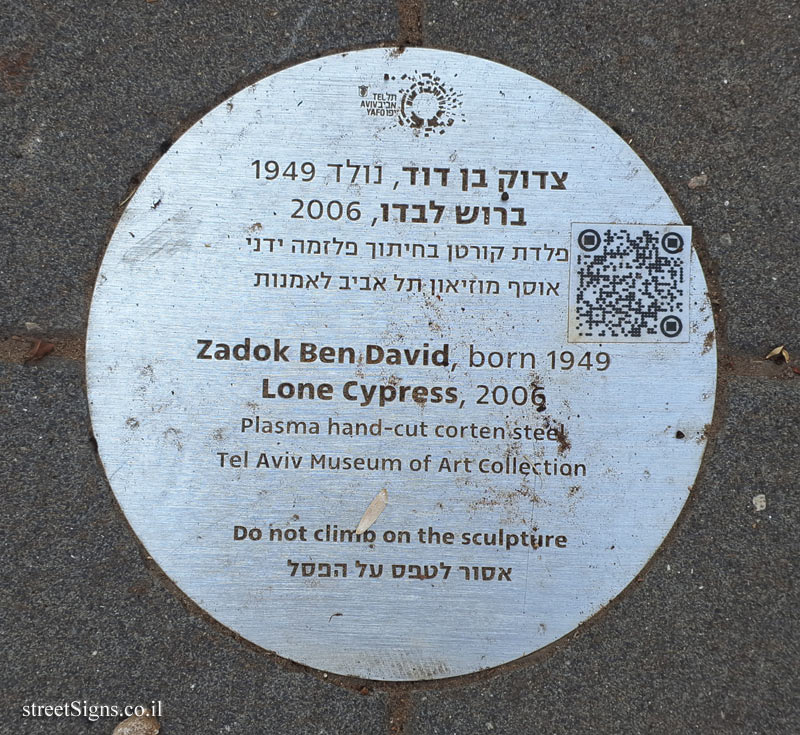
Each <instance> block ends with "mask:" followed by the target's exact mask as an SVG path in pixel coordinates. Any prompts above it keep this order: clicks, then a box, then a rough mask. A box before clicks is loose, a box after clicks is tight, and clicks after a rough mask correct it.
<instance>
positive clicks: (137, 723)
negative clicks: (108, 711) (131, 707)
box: [111, 710, 161, 735]
mask: <svg viewBox="0 0 800 735" xmlns="http://www.w3.org/2000/svg"><path fill="white" fill-rule="evenodd" d="M160 730H161V725H160V724H159V722H158V720H157V719H156V718H155V717H153V716H152V715H151V714H150V711H149V710H148V711H147V713H146V714H144V715H133V716H132V717H129V718H128V719H127V720H123V721H122V722H120V723H119V724H118V725H117V726H116V727H115V728H114V731H113V732H112V733H111V735H158V733H159V732H160Z"/></svg>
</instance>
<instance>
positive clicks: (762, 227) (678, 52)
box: [424, 0, 800, 352]
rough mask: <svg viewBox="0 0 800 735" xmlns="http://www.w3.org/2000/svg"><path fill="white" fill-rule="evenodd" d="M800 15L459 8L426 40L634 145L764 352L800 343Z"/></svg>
mask: <svg viewBox="0 0 800 735" xmlns="http://www.w3.org/2000/svg"><path fill="white" fill-rule="evenodd" d="M798 15H799V14H798V11H797V4H796V3H794V2H791V1H790V0H787V1H786V2H769V3H740V2H734V3H730V2H719V1H716V2H705V3H694V2H673V3H642V2H636V1H635V0H625V1H624V2H613V3H611V2H574V3H566V2H558V1H557V0H556V1H554V0H545V1H544V2H537V3H530V2H497V3H489V2H463V1H461V0H458V1H456V2H453V1H450V0H448V1H447V2H431V3H428V5H427V9H426V16H425V26H424V39H425V43H426V44H427V45H431V46H437V47H442V48H449V49H452V50H456V51H463V52H466V53H471V54H476V55H478V56H483V57H485V58H489V59H493V60H495V61H499V62H501V63H504V64H508V65H510V66H513V67H515V68H517V69H521V70H522V71H525V72H527V73H528V74H531V75H533V76H535V77H538V78H539V79H542V80H543V81H545V82H547V83H548V84H552V85H553V86H554V87H556V88H557V89H560V90H561V91H562V92H565V93H566V94H569V95H571V96H572V97H574V98H575V99H576V100H578V101H579V102H581V103H582V104H583V105H585V106H586V107H588V108H589V109H590V110H591V111H592V112H594V113H595V114H597V115H599V116H600V117H601V118H602V119H603V120H604V121H605V122H607V123H608V124H609V125H611V126H612V127H614V129H615V130H616V131H617V132H618V133H619V134H620V135H621V136H622V137H624V138H625V140H627V141H630V145H631V146H632V147H633V149H634V150H635V151H636V152H637V153H638V154H639V155H640V156H641V157H642V158H643V159H644V160H645V161H646V162H647V164H648V165H649V166H650V168H651V169H652V170H653V172H654V173H655V174H656V176H657V177H658V178H659V180H660V181H661V183H662V184H663V185H664V187H665V188H666V189H667V191H668V192H669V193H670V194H671V196H672V197H673V200H674V201H675V203H676V205H677V207H678V209H679V210H680V211H681V212H682V214H683V215H684V219H685V220H686V221H687V222H688V223H689V224H692V225H694V226H695V236H696V238H699V239H700V240H701V242H702V243H703V244H704V246H705V248H704V249H705V252H706V253H707V254H708V255H709V256H710V257H709V258H708V259H707V260H706V265H707V266H710V267H711V270H712V271H713V272H718V274H719V283H720V286H721V288H720V297H721V300H722V302H723V305H724V307H725V313H726V315H727V336H728V340H729V342H730V345H731V347H732V348H733V349H734V350H737V351H742V352H749V351H756V352H760V351H762V350H763V349H764V348H765V347H767V348H768V347H771V346H774V345H775V344H780V343H781V342H782V341H791V342H794V343H798V342H800V321H799V320H798V319H797V318H796V308H795V305H794V298H792V297H791V296H789V295H790V294H796V293H798V292H799V291H800V234H798V228H797V210H796V202H795V196H794V195H793V193H792V192H796V189H797V183H796V178H797V177H796V171H797V164H798V158H797V153H796V151H797V149H798V143H799V142H800V137H799V134H798V127H797V125H796V124H795V120H796V111H797V109H798V105H800V69H798V29H797V24H798ZM701 173H705V174H706V175H707V176H708V184H707V185H706V186H705V187H702V188H698V189H694V190H692V189H689V188H688V182H689V180H690V179H691V178H692V177H694V176H697V175H699V174H701Z"/></svg>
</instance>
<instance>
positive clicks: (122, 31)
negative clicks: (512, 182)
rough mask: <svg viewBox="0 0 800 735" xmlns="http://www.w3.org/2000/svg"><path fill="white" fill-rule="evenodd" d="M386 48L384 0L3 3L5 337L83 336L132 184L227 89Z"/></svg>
mask: <svg viewBox="0 0 800 735" xmlns="http://www.w3.org/2000/svg"><path fill="white" fill-rule="evenodd" d="M395 37H396V18H395V10H394V6H393V5H392V4H389V3H385V2H381V1H380V0H367V1H366V2H361V1H360V2H355V1H354V0H349V1H346V0H333V1H331V2H326V3H324V4H320V3H306V2H274V3H263V2H258V1H257V0H238V1H237V2H235V3H227V2H217V1H215V0H212V1H207V2H187V1H183V2H153V3H148V2H146V1H145V0H135V1H129V0H125V1H123V0H112V1H111V2H103V3H91V4H86V3H81V2H77V1H76V0H68V1H67V2H59V3H50V2H46V1H43V2H31V3H29V2H24V3H12V2H8V0H4V2H2V4H1V5H0V96H2V102H0V126H1V127H2V131H3V136H2V149H3V152H4V155H3V165H2V167H1V168H0V182H2V183H1V184H0V185H2V188H3V190H4V191H7V192H9V196H5V197H3V198H2V199H0V223H1V224H0V232H2V236H3V245H4V247H3V250H2V252H0V278H2V281H3V286H4V287H3V288H2V289H0V314H3V321H4V323H3V324H0V327H5V328H6V331H7V332H8V331H12V327H13V328H20V327H22V326H23V323H24V322H26V321H28V322H35V323H37V324H41V325H43V326H44V327H46V328H47V329H49V330H51V332H52V331H53V330H56V331H74V330H80V329H83V327H84V323H85V319H86V316H87V314H88V302H89V295H90V293H91V289H92V286H93V279H94V276H95V275H96V265H97V260H98V257H99V256H100V254H101V252H102V250H103V248H104V247H105V242H106V239H107V237H108V235H109V234H110V229H109V228H110V227H111V226H112V220H113V217H114V213H115V211H116V208H117V205H118V203H119V202H120V201H122V200H123V199H124V198H125V196H126V192H127V191H128V189H129V187H130V185H131V181H132V179H133V178H135V177H138V176H139V175H140V174H141V173H142V172H143V170H144V169H145V168H146V167H147V166H148V164H149V163H150V162H152V160H153V159H154V158H155V157H156V156H158V155H159V154H160V152H161V150H163V149H164V147H165V146H168V145H169V141H170V140H171V139H172V138H173V137H174V136H175V135H176V134H178V133H179V132H180V131H181V130H182V129H183V127H184V126H186V125H187V124H188V123H191V122H194V121H195V120H196V119H198V118H199V117H200V116H201V115H202V114H203V113H204V112H206V111H207V110H208V109H209V108H210V107H211V106H212V105H213V104H214V103H216V102H219V101H221V99H223V98H224V97H225V96H227V94H228V93H229V92H231V91H232V89H233V88H234V87H236V86H237V85H240V84H241V83H243V82H244V81H245V80H247V79H249V78H250V77H252V76H253V75H256V74H259V75H260V74H261V73H263V74H266V73H268V72H269V71H270V70H275V69H277V68H279V67H280V66H281V65H284V64H286V63H288V62H290V61H292V62H296V61H299V60H302V59H305V58H313V57H314V56H318V55H320V54H322V53H323V52H326V51H328V52H333V51H336V50H339V49H343V48H348V47H353V46H364V45H379V44H381V43H382V42H385V41H387V40H388V41H391V40H393V39H394V38H395Z"/></svg>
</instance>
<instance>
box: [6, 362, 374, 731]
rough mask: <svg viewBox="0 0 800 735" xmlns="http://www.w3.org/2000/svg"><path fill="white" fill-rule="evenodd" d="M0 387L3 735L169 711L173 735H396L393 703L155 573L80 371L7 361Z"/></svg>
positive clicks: (74, 365) (106, 725) (72, 366)
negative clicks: (117, 491)
mask: <svg viewBox="0 0 800 735" xmlns="http://www.w3.org/2000/svg"><path fill="white" fill-rule="evenodd" d="M0 392H1V395H2V399H1V400H0V435H2V436H3V437H4V442H3V452H2V457H0V477H1V478H2V486H3V489H4V492H3V500H4V506H5V513H4V520H5V523H4V526H5V530H4V534H3V542H2V549H3V559H4V563H3V565H2V570H0V589H1V590H2V592H0V597H1V598H2V601H1V602H0V610H2V613H0V620H1V621H2V630H3V655H4V661H5V666H4V669H5V672H4V677H3V687H2V693H0V701H2V707H1V709H2V713H1V714H0V723H2V724H0V730H2V731H3V732H25V733H39V732H42V733H85V732H91V733H94V732H97V733H110V732H111V730H112V729H113V726H114V725H115V724H116V722H117V721H118V720H119V719H120V718H111V719H100V720H97V721H96V722H94V723H92V722H88V721H87V720H86V719H85V718H82V717H60V718H57V717H50V718H47V717H42V718H30V717H28V718H24V717H23V716H22V707H23V706H25V705H28V704H32V703H36V704H58V703H62V702H80V703H82V702H84V701H86V702H88V703H90V704H97V705H100V704H104V705H126V704H150V703H151V702H152V701H153V700H160V701H161V702H162V712H163V714H164V716H163V718H162V720H163V721H164V722H165V723H168V724H169V728H168V729H165V732H167V733H187V734H188V733H201V732H209V733H211V732H213V733H227V732H233V733H259V732H280V733H298V734H299V733H303V734H305V733H309V734H310V733H314V734H315V735H318V734H320V733H325V734H326V735H339V734H340V733H353V735H357V734H360V733H375V732H383V731H385V729H386V721H387V714H386V698H385V695H383V694H380V693H375V692H374V691H371V692H370V693H369V694H368V695H367V694H365V695H362V694H359V693H358V692H357V691H355V690H354V689H344V688H342V687H340V686H336V685H333V684H329V683H327V682H323V681H321V680H320V679H319V678H317V677H315V676H313V675H311V674H309V673H306V672H304V671H300V670H290V669H288V668H287V667H286V666H284V665H282V664H280V663H276V662H275V661H274V660H272V659H271V658H270V657H269V656H268V655H267V654H265V653H264V652H263V651H260V650H256V649H255V648H254V647H252V646H249V645H246V644H243V643H242V642H240V641H239V640H237V639H235V638H234V637H233V636H232V635H231V634H229V633H226V632H225V631H223V630H222V629H221V628H219V627H218V626H216V625H215V624H214V623H212V622H209V621H208V620H206V619H205V618H204V617H203V616H202V614H201V613H199V612H198V611H197V610H196V609H195V608H194V607H193V606H192V605H191V604H190V603H184V602H183V601H182V598H181V596H180V595H179V594H177V593H174V592H173V590H172V588H171V585H170V584H169V582H168V581H167V580H166V579H165V578H163V576H161V575H160V574H159V573H158V571H157V570H154V569H152V568H150V567H149V566H148V561H147V558H146V555H145V552H143V551H142V549H141V547H140V546H139V544H138V542H137V541H136V539H135V537H134V535H133V533H132V532H131V530H130V528H129V527H128V526H127V524H126V523H125V521H124V520H123V518H122V515H121V513H120V511H119V509H118V507H117V505H116V503H115V501H114V499H113V495H112V494H111V493H110V492H109V489H108V485H107V483H106V481H105V478H104V476H103V473H102V469H101V467H100V464H99V461H98V460H97V458H96V454H95V451H94V447H93V445H92V439H91V433H90V430H89V417H88V412H87V408H86V402H85V400H84V398H83V393H84V388H83V367H82V365H81V364H80V363H78V362H77V361H73V360H62V359H58V358H54V359H51V360H50V361H49V362H43V363H40V364H38V365H3V364H0ZM21 416H24V418H25V420H24V422H21V421H20V417H21Z"/></svg>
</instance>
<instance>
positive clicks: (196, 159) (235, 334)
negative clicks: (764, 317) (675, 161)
mask: <svg viewBox="0 0 800 735" xmlns="http://www.w3.org/2000/svg"><path fill="white" fill-rule="evenodd" d="M713 338H714V333H713V319H712V314H711V308H710V305H709V302H708V298H707V296H706V285H705V281H704V277H703V272H702V270H701V268H700V265H699V263H698V260H697V257H696V255H695V253H694V251H693V249H692V233H691V228H690V227H687V226H684V225H683V224H682V222H681V219H680V217H679V216H678V213H677V212H676V210H675V208H674V206H673V205H672V203H671V202H670V199H669V197H668V196H667V195H666V194H665V192H664V190H663V189H662V188H661V186H660V185H659V183H658V182H657V181H656V179H655V178H654V176H653V174H652V173H651V172H650V171H649V170H648V169H647V167H646V166H645V165H644V164H643V163H642V161H641V160H640V159H639V158H638V157H637V156H636V155H635V154H634V153H633V151H632V150H631V149H630V148H629V147H628V146H627V145H626V144H625V142H624V141H623V140H621V139H620V138H619V137H618V136H617V135H615V134H614V133H613V132H612V131H611V130H610V129H609V128H608V127H607V126H606V125H605V124H604V123H603V122H601V121H600V120H599V119H598V118H597V117H595V116H594V115H593V114H591V113H590V112H588V111H587V110H585V109H584V108H583V107H581V106H580V105H579V104H577V103H576V102H574V101H573V100H571V99H570V98H568V97H566V96H565V95H563V94H561V93H560V92H558V91H556V90H555V89H553V88H551V87H549V86H547V85H546V84H543V83H542V82H539V81H537V80H536V79H533V78H531V77H529V76H527V75H525V74H523V73H521V72H518V71H514V70H512V69H509V68H507V67H504V66H500V65H498V64H495V63H492V62H489V61H484V60H481V59H477V58H473V57H469V56H464V55H461V54H456V53H450V52H443V51H434V50H428V49H407V50H405V51H403V52H400V51H394V50H389V49H370V50H365V51H357V52H353V53H345V54H339V55H335V56H329V57H326V58H322V59H318V60H316V61H311V62H308V63H304V64H300V65H299V66H295V67H293V68H290V69H287V70H285V71H281V72H279V73H277V74H275V75H273V76H271V77H268V78H266V79H263V80H262V81H260V82H258V83H256V84H254V85H252V86H250V87H248V88H246V89H244V90H243V91H241V92H239V93H238V94H235V95H234V96H233V97H231V98H230V99H229V100H228V101H227V102H225V103H223V104H221V105H219V106H218V107H216V108H215V109H213V110H212V111H211V112H209V113H208V114H207V115H206V116H205V117H203V118H202V119H201V120H200V121H199V122H198V123H196V124H195V125H194V126H192V127H191V128H190V129H189V130H188V131H187V132H186V133H185V134H184V135H183V136H182V137H181V138H180V139H179V140H178V141H177V142H176V143H175V144H174V145H173V146H172V148H170V149H169V151H168V152H167V153H166V154H165V155H164V156H163V158H161V160H160V161H159V162H158V163H157V164H156V165H155V166H154V167H153V169H152V170H151V171H150V173H149V174H148V176H147V178H146V179H145V181H144V182H143V183H142V185H141V186H140V187H139V189H138V191H137V192H136V194H135V196H134V197H133V198H132V199H131V201H130V203H129V204H128V206H127V209H126V210H125V212H124V214H123V215H122V217H121V219H120V221H119V224H118V226H117V229H116V231H115V233H114V235H113V237H112V238H111V241H110V243H109V246H108V250H107V252H106V254H105V258H104V261H103V264H102V268H101V270H100V274H99V277H98V280H97V285H96V288H95V293H94V300H93V303H92V310H91V318H90V323H89V334H88V344H87V373H88V390H89V397H90V403H91V415H92V421H93V425H94V431H95V435H96V437H97V442H98V446H99V451H100V456H101V458H102V461H103V464H104V466H105V470H106V472H107V475H108V479H109V482H110V483H111V486H112V488H113V490H114V493H115V494H116V496H117V498H118V500H119V503H120V505H121V506H122V509H123V511H124V512H125V515H126V516H127V518H128V520H129V521H130V523H131V526H132V527H133V529H134V531H135V532H136V534H137V535H138V536H139V538H140V539H141V541H142V543H143V544H144V546H145V547H146V548H147V551H148V552H149V553H150V554H151V555H152V557H153V558H154V559H155V561H156V562H157V563H158V564H159V565H160V566H161V568H162V569H163V570H164V571H165V572H166V574H168V575H169V576H170V577H171V578H172V579H173V580H174V581H175V583H176V584H177V585H178V586H179V587H180V588H181V589H182V590H183V591H184V592H185V593H186V594H187V595H188V596H189V597H191V598H192V599H193V600H194V601H195V602H196V603H197V604H198V605H199V606H200V607H201V608H203V609H204V610H206V611H207V612H208V613H210V614H211V615H213V616H214V617H215V618H216V619H217V620H219V621H220V622H221V623H223V624H224V625H226V626H228V627H229V628H231V629H232V630H234V631H236V632H237V633H238V634H240V635H242V636H244V637H245V638H247V639H249V640H250V641H252V642H253V643H256V644H258V645H259V646H262V647H264V648H266V649H269V650H273V651H275V652H277V653H278V654H280V655H281V656H285V657H287V658H290V659H293V660H295V661H298V662H301V663H304V664H308V665H309V666H313V667H316V668H319V669H324V670H327V671H331V672H336V673H338V674H346V675H352V676H358V677H366V678H373V679H389V680H416V679H435V678H441V677H448V676H455V675H459V674H466V673H470V672H474V671H477V670H480V669H484V668H487V667H491V666H496V665H498V664H502V663H505V662H508V661H510V660H512V659H516V658H518V657H520V656H523V655H525V654H528V653H531V652H533V651H536V650H538V649H540V648H542V647H543V646H546V645H547V644H549V643H552V642H553V641H555V640H557V639H558V638H560V637H561V636H563V635H565V634H566V633H568V632H569V631H571V630H572V629H573V628H575V627H576V626H577V625H578V624H580V623H581V622H582V621H584V620H586V619H587V618H589V617H590V616H591V615H593V614H594V613H596V612H597V611H598V610H600V609H601V608H602V607H603V606H604V605H606V604H607V603H608V602H609V601H610V600H611V599H612V598H614V597H615V596H616V595H618V594H619V593H620V591H621V590H622V589H623V588H624V587H625V586H626V585H627V584H628V583H629V582H630V581H631V580H632V579H633V578H634V577H635V576H636V574H637V573H638V572H639V571H640V570H641V569H642V567H643V566H644V565H645V564H646V562H647V561H648V559H650V557H651V556H652V555H653V553H654V552H655V551H656V549H657V548H658V546H659V545H660V544H661V542H662V541H663V539H664V537H665V536H666V534H667V532H668V531H669V529H670V528H671V527H672V525H673V523H674V522H675V519H676V518H677V516H678V514H679V512H680V510H681V508H682V507H683V504H684V501H685V500H686V498H687V496H688V494H689V491H690V489H691V486H692V483H693V482H694V479H695V476H696V474H697V471H698V467H699V464H700V460H701V457H702V454H703V450H704V447H705V443H706V426H707V425H708V423H709V422H710V421H711V414H712V410H713V404H714V394H715V375H716V357H715V350H714V349H712V344H713Z"/></svg>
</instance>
